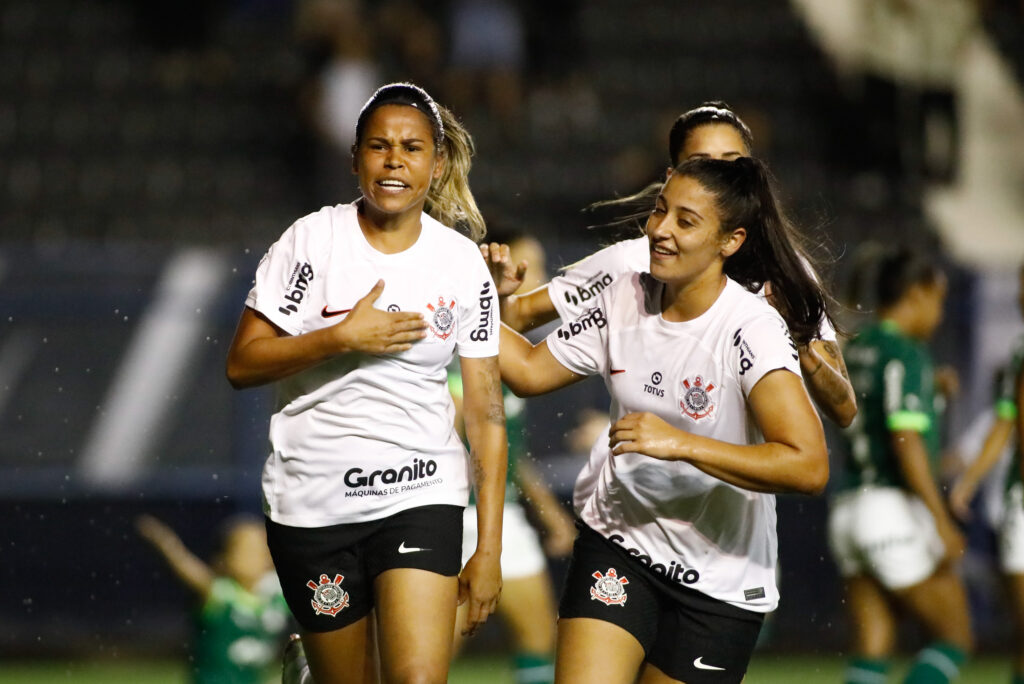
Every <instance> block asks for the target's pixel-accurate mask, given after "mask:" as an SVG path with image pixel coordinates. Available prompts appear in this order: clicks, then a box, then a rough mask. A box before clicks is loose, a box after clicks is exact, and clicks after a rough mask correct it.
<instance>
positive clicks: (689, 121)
mask: <svg viewBox="0 0 1024 684" xmlns="http://www.w3.org/2000/svg"><path fill="white" fill-rule="evenodd" d="M709 124H724V125H727V126H732V127H733V128H734V129H736V132H737V133H739V135H740V138H742V139H743V144H744V145H745V146H746V148H747V150H748V151H750V150H752V149H753V147H754V135H753V134H752V133H751V132H750V128H749V127H748V126H747V124H745V123H743V119H741V118H740V117H739V115H738V114H736V112H734V111H732V109H731V108H730V107H729V105H728V104H726V103H725V102H722V101H721V100H711V101H708V102H704V103H701V105H700V106H699V107H694V108H693V109H690V110H688V111H685V112H683V113H682V114H680V115H679V117H678V118H676V120H675V122H674V123H673V124H672V130H671V131H669V134H668V163H669V165H670V166H676V165H677V164H679V163H681V162H682V161H684V160H682V159H679V155H680V154H682V151H683V148H684V147H686V140H687V139H688V138H689V137H690V134H691V133H693V131H695V130H696V129H697V128H699V127H701V126H706V125H709ZM663 185H664V183H663V182H661V181H658V182H655V183H651V184H650V185H648V186H647V187H645V188H644V189H642V190H640V191H639V192H635V193H633V194H632V195H627V196H625V197H617V198H615V199H610V200H601V201H600V202H594V203H593V204H591V205H590V206H589V207H587V209H589V210H591V211H594V210H605V209H609V208H610V209H612V210H614V211H615V212H616V213H618V214H619V215H618V216H616V217H615V218H614V219H612V220H611V221H609V222H608V223H607V224H604V225H607V226H609V227H620V228H621V227H624V226H628V225H634V226H636V227H637V228H639V229H640V230H641V231H642V230H643V225H644V221H645V220H646V219H647V215H648V214H650V213H651V209H653V208H654V202H655V200H656V199H657V198H658V193H660V192H661V188H662V186H663Z"/></svg>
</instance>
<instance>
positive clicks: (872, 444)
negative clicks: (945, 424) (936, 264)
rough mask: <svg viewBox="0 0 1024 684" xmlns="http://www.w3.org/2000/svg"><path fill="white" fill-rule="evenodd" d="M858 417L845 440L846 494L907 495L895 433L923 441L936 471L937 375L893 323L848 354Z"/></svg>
mask: <svg viewBox="0 0 1024 684" xmlns="http://www.w3.org/2000/svg"><path fill="white" fill-rule="evenodd" d="M843 356H844V357H845V358H846V365H847V369H848V370H849V373H850V382H851V383H852V384H853V389H854V391H855V392H856V393H857V404H858V412H857V417H856V418H855V419H854V421H853V423H852V424H851V425H850V426H849V427H848V428H846V430H844V432H843V436H844V438H845V441H846V446H847V459H846V463H845V464H844V465H845V468H844V471H845V472H843V473H842V476H841V477H840V478H837V480H838V484H839V487H840V488H841V489H852V488H856V487H859V486H861V485H866V484H874V485H880V486H890V487H900V488H903V489H906V483H905V482H904V480H903V474H902V472H901V470H900V466H899V463H898V461H897V459H896V454H895V452H894V450H893V446H892V433H893V432H897V431H902V430H913V431H914V432H917V433H919V434H920V435H921V437H922V439H923V441H924V444H925V448H926V449H927V451H928V456H929V460H930V461H931V464H932V471H933V472H935V471H936V470H937V466H938V459H939V429H938V428H939V426H938V414H939V411H938V409H937V403H938V402H937V397H936V393H935V371H934V366H933V363H932V359H931V355H930V354H929V353H928V350H927V348H926V347H925V346H924V345H923V344H921V343H920V342H918V341H916V340H914V339H912V338H910V337H908V336H907V335H905V334H904V333H903V332H902V331H901V330H900V329H899V327H898V326H897V325H896V324H895V323H893V322H892V321H881V322H880V323H877V324H875V325H873V326H871V327H869V328H867V329H866V330H864V331H863V332H862V333H861V334H860V335H858V336H857V338H856V339H854V340H853V341H852V342H850V344H849V345H847V347H846V349H845V350H844V352H843Z"/></svg>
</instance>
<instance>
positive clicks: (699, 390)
mask: <svg viewBox="0 0 1024 684" xmlns="http://www.w3.org/2000/svg"><path fill="white" fill-rule="evenodd" d="M680 389H681V390H682V394H683V398H682V399H680V400H679V408H680V409H681V410H682V412H683V415H684V416H689V417H690V418H693V419H694V420H700V419H702V418H707V417H708V416H711V415H712V414H714V412H715V401H714V397H712V395H711V393H712V392H713V391H714V390H715V389H716V388H715V384H714V383H713V382H709V383H707V384H704V378H702V377H701V376H699V375H698V376H695V377H694V378H693V382H691V381H690V380H689V379H684V380H683V382H682V386H681V387H680Z"/></svg>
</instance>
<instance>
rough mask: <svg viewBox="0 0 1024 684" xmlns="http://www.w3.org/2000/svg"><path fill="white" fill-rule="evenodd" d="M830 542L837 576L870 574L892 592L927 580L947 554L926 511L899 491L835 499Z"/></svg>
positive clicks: (873, 490)
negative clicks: (837, 570)
mask: <svg viewBox="0 0 1024 684" xmlns="http://www.w3.org/2000/svg"><path fill="white" fill-rule="evenodd" d="M828 537H829V546H830V547H831V549H832V556H833V557H834V558H835V561H836V564H837V565H838V566H839V574H841V575H842V576H843V577H851V576H853V575H859V574H866V575H871V576H872V577H874V578H876V579H877V580H878V581H879V582H880V583H881V584H882V586H884V587H885V588H886V589H891V590H897V589H904V588H906V587H910V586H913V585H915V584H917V583H918V582H921V581H923V580H925V579H927V578H928V577H930V576H931V575H932V574H933V573H934V572H935V570H936V568H938V566H939V562H940V561H941V560H942V557H943V555H944V546H943V544H942V540H941V539H940V537H939V534H938V532H937V531H936V529H935V521H934V520H933V519H932V516H931V513H929V511H928V509H927V507H926V506H925V505H924V503H923V502H922V501H921V500H920V499H919V498H917V497H916V496H914V495H913V494H911V493H910V492H907V491H905V490H902V489H899V488H898V487H870V486H869V487H861V488H860V489H857V490H855V491H850V492H844V493H842V494H840V495H838V496H836V497H835V499H833V500H832V505H831V510H830V512H829V519H828Z"/></svg>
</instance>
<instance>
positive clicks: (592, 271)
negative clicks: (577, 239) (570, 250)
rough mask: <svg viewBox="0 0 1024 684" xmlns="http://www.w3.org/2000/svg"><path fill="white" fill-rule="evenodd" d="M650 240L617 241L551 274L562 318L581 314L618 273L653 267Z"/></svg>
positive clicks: (553, 295)
mask: <svg viewBox="0 0 1024 684" xmlns="http://www.w3.org/2000/svg"><path fill="white" fill-rule="evenodd" d="M649 244H650V243H649V242H648V241H647V238H646V237H639V238H633V239H632V240H623V241H621V242H616V243H615V244H613V245H609V246H608V247H605V248H604V249H602V250H600V251H598V252H595V253H594V254H591V255H590V256H588V257H587V258H585V259H583V260H582V261H580V262H578V263H576V264H573V265H572V266H570V267H569V268H568V269H566V270H565V271H564V272H562V273H560V274H559V275H557V276H555V277H554V278H552V279H551V282H550V283H548V296H549V297H550V298H551V303H552V304H554V306H555V310H556V311H558V316H559V318H561V319H562V320H563V321H571V320H573V319H575V318H577V317H579V316H580V314H582V313H583V312H584V311H586V310H587V309H589V308H590V307H592V306H594V302H595V301H596V300H597V297H598V295H600V294H601V292H603V291H604V290H606V289H607V288H608V286H609V285H611V284H612V283H613V282H614V281H615V280H617V279H618V278H619V276H622V275H624V274H627V273H635V272H640V271H648V270H650V263H651V255H650V246H649Z"/></svg>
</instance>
